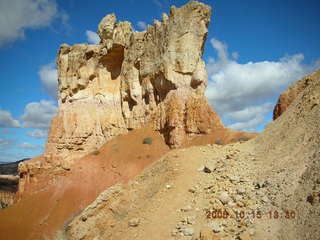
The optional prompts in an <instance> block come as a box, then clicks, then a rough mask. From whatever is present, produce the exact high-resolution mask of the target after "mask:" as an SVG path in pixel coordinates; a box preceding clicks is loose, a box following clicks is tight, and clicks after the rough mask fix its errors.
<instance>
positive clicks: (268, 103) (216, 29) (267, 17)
mask: <svg viewBox="0 0 320 240" xmlns="http://www.w3.org/2000/svg"><path fill="white" fill-rule="evenodd" d="M187 2H188V1H182V0H176V1H174V0H145V1H144V0H141V1H137V0H117V1H113V0H108V1H95V0H91V1H84V0H77V1H76V0H56V1H54V0H0V66H1V71H0V79H1V90H0V91H1V94H0V161H14V160H18V159H21V158H24V157H33V156H35V155H38V154H40V153H42V152H43V147H44V143H45V141H46V133H47V130H48V127H49V125H50V120H51V118H52V117H53V116H54V115H55V113H56V111H57V103H56V98H55V88H56V82H57V79H56V69H55V57H56V54H57V51H58V48H59V46H60V45H61V44H62V43H68V44H75V43H83V42H94V41H96V40H97V36H96V34H95V33H94V32H95V31H96V29H97V25H98V24H99V22H100V20H101V19H102V17H104V16H105V15H106V14H108V13H115V14H116V15H117V19H118V20H119V21H124V20H127V21H130V22H132V24H133V26H134V28H135V29H136V30H138V31H141V30H143V28H144V27H145V26H146V25H147V24H152V23H153V20H154V19H159V20H160V19H161V14H162V13H163V12H166V13H168V12H169V8H170V6H171V5H176V6H177V7H179V6H181V5H183V4H185V3H187ZM202 2H204V3H206V4H209V5H211V6H212V7H213V14H212V19H211V24H210V26H209V35H208V39H207V42H206V47H205V54H204V60H205V61H206V63H207V70H208V73H209V84H208V90H207V93H206V95H207V96H208V99H209V101H210V103H211V104H212V105H213V106H214V108H215V110H216V111H217V112H218V113H219V114H220V115H221V116H222V119H223V122H224V123H225V124H226V125H228V126H230V127H232V128H235V129H240V130H248V131H261V130H262V129H263V128H264V126H265V125H266V124H267V123H268V122H269V121H270V120H271V112H272V109H273V106H274V104H275V102H276V100H277V97H278V95H279V94H280V93H281V91H283V90H284V89H285V88H287V87H288V86H289V85H290V84H291V83H292V82H294V81H296V80H298V79H299V78H301V77H302V76H303V75H305V74H306V73H308V72H310V71H313V70H314V69H316V68H319V66H320V61H319V59H320V51H319V50H320V45H319V42H320V32H319V31H318V29H319V23H320V15H319V10H320V2H319V1H317V0H305V1H302V0H277V1H272V0H268V1H256V0H243V1H239V0H206V1H202Z"/></svg>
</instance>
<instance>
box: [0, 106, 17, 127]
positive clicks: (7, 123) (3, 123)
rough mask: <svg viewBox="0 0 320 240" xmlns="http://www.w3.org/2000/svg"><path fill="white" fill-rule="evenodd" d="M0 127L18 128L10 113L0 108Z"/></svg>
mask: <svg viewBox="0 0 320 240" xmlns="http://www.w3.org/2000/svg"><path fill="white" fill-rule="evenodd" d="M0 127H4V128H19V127H20V123H19V121H18V120H15V119H13V117H12V116H11V113H10V112H8V111H5V110H1V109H0Z"/></svg>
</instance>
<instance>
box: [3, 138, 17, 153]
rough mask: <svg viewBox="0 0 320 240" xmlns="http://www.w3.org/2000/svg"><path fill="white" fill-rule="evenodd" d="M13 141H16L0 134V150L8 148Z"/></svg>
mask: <svg viewBox="0 0 320 240" xmlns="http://www.w3.org/2000/svg"><path fill="white" fill-rule="evenodd" d="M15 142H16V139H12V138H7V137H4V136H0V150H8V149H10V148H11V147H12V146H13V145H14V143H15Z"/></svg>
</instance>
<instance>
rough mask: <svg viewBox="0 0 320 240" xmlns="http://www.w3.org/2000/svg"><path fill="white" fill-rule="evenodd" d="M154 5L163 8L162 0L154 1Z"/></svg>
mask: <svg viewBox="0 0 320 240" xmlns="http://www.w3.org/2000/svg"><path fill="white" fill-rule="evenodd" d="M153 3H154V4H155V5H156V6H157V7H158V8H162V2H161V1H160V0H153Z"/></svg>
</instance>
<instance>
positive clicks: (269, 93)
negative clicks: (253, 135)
mask: <svg viewBox="0 0 320 240" xmlns="http://www.w3.org/2000/svg"><path fill="white" fill-rule="evenodd" d="M211 45H212V46H213V48H214V49H215V50H216V52H217V56H218V58H217V59H214V58H209V61H208V64H207V71H208V74H209V82H208V88H207V91H206V95H207V97H208V99H209V101H210V103H211V104H212V105H213V106H214V108H215V109H216V110H217V112H218V113H219V114H220V115H222V118H223V119H227V120H229V122H231V125H229V126H230V127H232V128H236V129H240V130H243V129H254V128H255V127H257V126H258V125H259V124H261V123H262V122H263V121H264V120H265V117H264V116H265V114H266V113H267V112H271V110H272V105H273V103H274V102H275V101H276V98H277V97H278V96H279V94H280V93H281V92H282V91H283V90H284V89H285V88H286V87H288V86H289V85H290V84H291V83H293V82H294V81H296V80H298V79H300V78H301V77H302V76H304V75H305V74H307V73H308V72H310V71H312V70H314V69H315V68H316V67H317V66H316V64H315V65H312V66H311V65H305V64H303V63H302V62H303V59H304V56H303V54H295V55H293V56H286V57H283V58H281V59H279V60H278V61H261V62H248V63H244V64H241V63H238V62H237V61H236V59H237V58H238V57H239V54H238V53H233V54H232V58H231V59H230V58H229V54H228V46H227V44H225V43H222V42H220V41H219V40H217V39H211ZM266 102H267V104H266Z"/></svg>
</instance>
